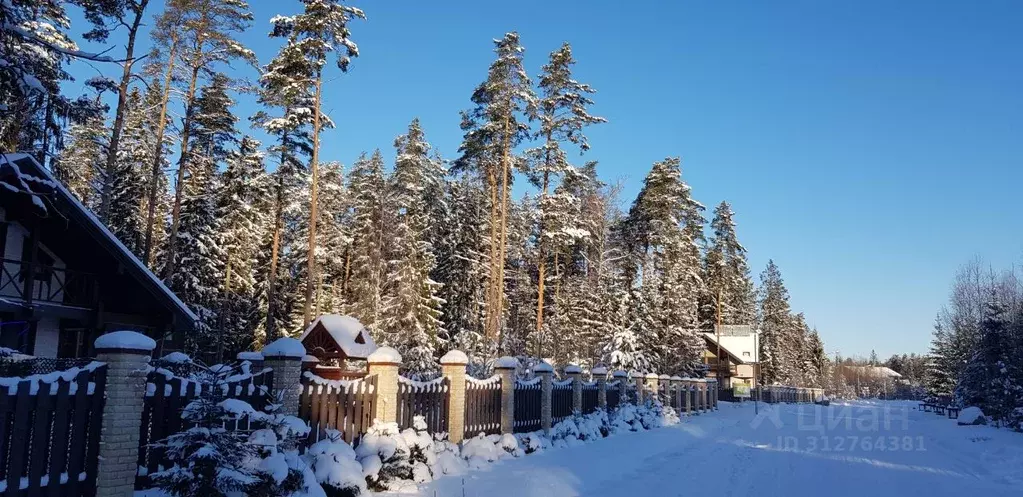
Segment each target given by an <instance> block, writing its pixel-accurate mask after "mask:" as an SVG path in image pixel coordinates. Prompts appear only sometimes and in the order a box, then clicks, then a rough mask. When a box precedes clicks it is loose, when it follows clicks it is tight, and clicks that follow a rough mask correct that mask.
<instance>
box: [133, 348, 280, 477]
mask: <svg viewBox="0 0 1023 497" xmlns="http://www.w3.org/2000/svg"><path fill="white" fill-rule="evenodd" d="M199 374H209V373H199ZM216 388H219V389H220V395H223V396H224V398H233V399H239V400H244V401H245V402H248V403H249V404H250V405H252V407H253V408H254V409H255V410H257V411H261V410H263V409H264V408H265V407H266V405H267V404H268V403H269V402H270V401H271V398H270V391H271V390H272V389H273V372H272V371H271V370H269V369H264V370H262V371H259V372H257V373H255V374H248V373H243V374H238V375H234V376H232V377H228V378H225V380H224V381H223V382H222V383H221V384H219V385H217V386H216ZM201 393H202V385H201V384H200V383H199V382H197V381H196V380H194V379H189V378H188V377H182V376H177V375H175V374H174V373H172V372H171V371H168V370H166V369H160V368H156V369H154V370H153V371H150V372H149V374H148V375H147V376H146V397H145V400H144V402H143V406H142V424H141V426H140V428H139V456H138V468H139V469H138V475H137V476H136V478H135V488H136V489H137V490H142V489H145V488H148V487H149V486H150V482H149V475H151V474H153V473H155V472H157V471H160V470H161V469H164V468H167V467H169V466H170V464H171V462H170V461H169V460H168V459H167V457H166V450H165V449H164V448H162V447H158V446H154V445H152V444H154V443H156V442H159V441H160V440H163V439H165V438H167V437H169V436H171V435H173V434H175V433H179V432H181V431H184V430H186V429H188V428H189V424H188V423H187V422H186V421H185V420H184V419H182V418H181V411H182V410H183V409H184V408H185V407H186V406H188V404H189V403H190V402H192V400H194V399H195V398H196V397H197V396H198V395H200V394H201ZM224 427H225V428H226V429H228V430H242V431H250V430H252V429H254V426H252V425H251V424H250V422H249V421H248V420H231V421H227V422H225V423H224Z"/></svg>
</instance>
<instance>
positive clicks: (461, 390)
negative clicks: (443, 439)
mask: <svg viewBox="0 0 1023 497" xmlns="http://www.w3.org/2000/svg"><path fill="white" fill-rule="evenodd" d="M468 363H469V358H468V357H467V356H466V355H465V353H464V352H462V351H460V350H452V351H449V352H448V353H447V354H444V357H441V358H440V370H441V374H443V375H444V376H445V377H446V378H447V379H448V383H450V386H449V387H448V441H450V442H454V443H458V442H461V441H462V437H463V436H464V434H465V365H466V364H468Z"/></svg>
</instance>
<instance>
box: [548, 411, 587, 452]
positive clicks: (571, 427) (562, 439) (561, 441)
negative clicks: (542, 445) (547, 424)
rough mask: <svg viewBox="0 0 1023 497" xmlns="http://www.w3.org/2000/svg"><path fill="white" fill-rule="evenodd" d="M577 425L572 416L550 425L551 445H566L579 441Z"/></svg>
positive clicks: (558, 446)
mask: <svg viewBox="0 0 1023 497" xmlns="http://www.w3.org/2000/svg"><path fill="white" fill-rule="evenodd" d="M579 438H580V435H579V427H578V426H576V424H575V418H574V417H568V418H565V419H564V420H562V421H561V422H559V423H558V424H556V425H554V426H552V427H551V445H553V446H554V447H557V448H560V447H567V446H569V445H575V444H577V443H579Z"/></svg>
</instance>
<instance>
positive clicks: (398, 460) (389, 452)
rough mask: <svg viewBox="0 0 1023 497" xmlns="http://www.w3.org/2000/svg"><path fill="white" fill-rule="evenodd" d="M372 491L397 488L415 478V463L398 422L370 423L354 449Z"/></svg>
mask: <svg viewBox="0 0 1023 497" xmlns="http://www.w3.org/2000/svg"><path fill="white" fill-rule="evenodd" d="M355 453H356V455H357V456H358V457H359V462H360V463H362V471H363V474H364V475H365V476H366V483H367V484H368V485H369V488H370V490H373V491H388V490H389V491H400V490H402V489H404V488H407V487H408V486H409V483H411V482H412V481H413V478H414V473H413V472H414V464H413V463H412V462H411V461H410V460H409V456H410V455H411V451H410V450H409V446H408V443H407V442H406V441H405V437H404V436H402V434H401V433H400V432H399V431H398V423H381V422H379V421H378V422H376V423H373V426H371V427H370V428H369V431H367V432H366V434H365V435H364V436H363V437H362V442H361V443H360V444H359V447H358V448H357V449H356V451H355Z"/></svg>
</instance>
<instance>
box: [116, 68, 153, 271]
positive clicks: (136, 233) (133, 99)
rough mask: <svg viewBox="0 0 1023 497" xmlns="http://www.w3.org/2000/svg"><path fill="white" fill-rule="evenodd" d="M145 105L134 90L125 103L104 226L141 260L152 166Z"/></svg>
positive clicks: (138, 93)
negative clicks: (106, 218) (106, 220)
mask: <svg viewBox="0 0 1023 497" xmlns="http://www.w3.org/2000/svg"><path fill="white" fill-rule="evenodd" d="M146 103H147V102H146V101H145V100H144V97H143V96H142V94H141V93H140V92H139V90H138V89H137V88H133V89H132V90H131V92H130V93H129V94H128V98H127V100H125V104H124V105H125V112H126V115H125V121H124V123H123V126H124V134H123V135H121V137H120V146H119V148H118V151H117V155H118V157H117V161H116V162H115V164H114V167H113V168H112V169H109V174H111V177H109V178H108V179H107V182H108V183H109V185H110V192H109V197H108V203H109V205H108V206H107V209H108V213H107V215H108V216H109V217H108V219H110V221H109V222H107V226H109V227H110V231H111V232H112V233H113V234H114V235H115V236H117V238H118V239H120V240H121V243H123V244H124V246H125V247H128V250H131V251H132V252H133V253H134V254H135V255H136V256H138V257H139V258H141V257H142V255H143V251H144V246H143V244H144V243H145V222H146V216H145V211H143V207H144V205H145V202H146V193H147V182H148V180H149V178H148V174H147V171H148V168H149V166H150V165H151V164H152V162H153V160H152V157H153V156H152V153H153V148H152V147H153V143H152V142H151V136H150V135H149V133H148V130H147V120H148V119H149V118H150V116H149V109H148V108H147V107H146Z"/></svg>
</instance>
